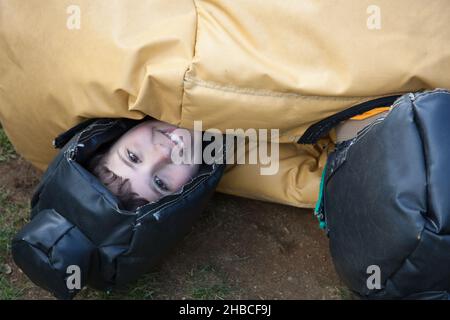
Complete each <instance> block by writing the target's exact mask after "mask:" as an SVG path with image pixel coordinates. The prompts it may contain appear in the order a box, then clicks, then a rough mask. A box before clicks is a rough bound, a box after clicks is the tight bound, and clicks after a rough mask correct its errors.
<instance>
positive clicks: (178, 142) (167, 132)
mask: <svg viewBox="0 0 450 320" xmlns="http://www.w3.org/2000/svg"><path fill="white" fill-rule="evenodd" d="M175 129H176V128H168V129H162V130H160V129H157V131H158V132H160V133H162V134H163V135H164V136H165V137H166V138H168V139H169V140H170V141H171V143H172V144H173V146H180V147H181V148H184V143H183V140H182V139H181V138H180V136H179V135H177V134H175V133H173V132H174V131H175Z"/></svg>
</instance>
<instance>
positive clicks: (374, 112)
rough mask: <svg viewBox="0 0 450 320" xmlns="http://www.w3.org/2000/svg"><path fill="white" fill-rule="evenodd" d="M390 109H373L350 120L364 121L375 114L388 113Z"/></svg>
mask: <svg viewBox="0 0 450 320" xmlns="http://www.w3.org/2000/svg"><path fill="white" fill-rule="evenodd" d="M390 108H391V107H379V108H374V109H372V110H369V111H366V112H364V113H361V114H358V115H356V116H354V117H351V118H350V119H351V120H364V119H367V118H370V117H372V116H374V115H376V114H379V113H382V112H385V111H388V110H389V109H390Z"/></svg>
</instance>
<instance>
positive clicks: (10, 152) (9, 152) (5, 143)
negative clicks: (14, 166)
mask: <svg viewBox="0 0 450 320" xmlns="http://www.w3.org/2000/svg"><path fill="white" fill-rule="evenodd" d="M16 158H17V154H16V152H15V150H14V147H13V146H12V144H11V143H10V142H9V140H8V137H7V136H6V133H5V131H4V130H3V128H0V163H2V162H6V161H9V160H11V159H16Z"/></svg>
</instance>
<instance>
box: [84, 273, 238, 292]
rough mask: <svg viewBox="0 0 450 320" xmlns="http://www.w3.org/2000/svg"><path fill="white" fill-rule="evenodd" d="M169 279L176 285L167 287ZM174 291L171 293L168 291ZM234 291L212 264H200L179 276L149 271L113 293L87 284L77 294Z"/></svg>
mask: <svg viewBox="0 0 450 320" xmlns="http://www.w3.org/2000/svg"><path fill="white" fill-rule="evenodd" d="M168 283H172V284H174V283H176V284H177V286H176V288H173V287H172V288H167V284H168ZM168 291H170V292H172V295H168V294H167V292H168ZM233 292H234V290H233V288H232V287H231V286H230V285H229V284H228V281H227V279H226V276H225V275H224V274H223V273H221V272H220V271H218V270H217V269H216V268H215V267H214V266H212V265H200V266H196V267H194V268H193V269H191V270H190V271H189V272H187V273H186V274H182V275H180V276H179V277H177V278H176V279H173V278H171V277H170V276H169V277H167V275H165V274H163V273H162V272H160V271H156V272H152V273H147V274H146V275H144V276H142V277H141V278H140V279H139V280H138V281H136V282H135V283H132V284H130V285H129V286H128V288H125V289H122V290H115V291H112V292H110V293H106V292H100V291H95V290H93V289H90V288H87V289H85V290H82V291H81V292H80V294H79V295H78V297H77V298H81V299H102V300H110V299H131V300H148V299H182V298H184V299H220V300H223V299H226V298H229V297H230V295H231V294H232V293H233Z"/></svg>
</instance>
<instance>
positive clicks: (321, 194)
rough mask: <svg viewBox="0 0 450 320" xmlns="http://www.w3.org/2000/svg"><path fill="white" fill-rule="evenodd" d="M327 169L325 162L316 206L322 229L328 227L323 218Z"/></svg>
mask: <svg viewBox="0 0 450 320" xmlns="http://www.w3.org/2000/svg"><path fill="white" fill-rule="evenodd" d="M326 171H327V165H326V164H325V167H324V168H323V171H322V178H321V179H320V188H319V198H318V200H317V202H316V207H315V208H314V215H315V216H316V217H317V219H318V220H319V227H320V229H325V228H326V226H327V225H326V223H325V220H324V219H323V218H324V217H323V212H322V211H323V206H322V205H323V202H322V200H323V190H324V186H325V174H326Z"/></svg>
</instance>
